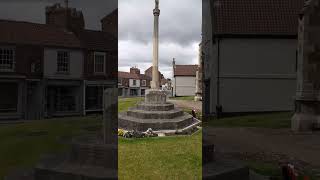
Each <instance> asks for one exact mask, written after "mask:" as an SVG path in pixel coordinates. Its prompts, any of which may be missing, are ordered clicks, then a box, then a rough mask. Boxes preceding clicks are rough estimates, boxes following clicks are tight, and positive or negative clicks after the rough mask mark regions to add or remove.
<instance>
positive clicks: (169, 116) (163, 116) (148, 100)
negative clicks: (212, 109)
mask: <svg viewBox="0 0 320 180" xmlns="http://www.w3.org/2000/svg"><path fill="white" fill-rule="evenodd" d="M166 98H167V96H166V94H165V92H163V91H160V90H149V91H148V92H147V93H146V97H145V101H144V102H142V103H139V104H138V105H137V106H136V107H134V108H130V109H129V110H128V111H127V112H123V113H120V114H119V117H118V126H119V128H121V129H125V130H134V131H140V132H144V131H147V130H148V129H149V128H151V129H152V130H153V131H156V132H157V131H158V132H161V133H165V134H166V133H167V134H174V133H189V132H192V131H193V130H194V129H195V128H196V126H197V125H198V124H199V123H200V121H199V120H197V119H195V118H193V117H192V116H191V115H190V114H188V113H186V112H184V111H182V110H181V109H177V108H175V107H174V104H172V103H169V102H167V101H166Z"/></svg>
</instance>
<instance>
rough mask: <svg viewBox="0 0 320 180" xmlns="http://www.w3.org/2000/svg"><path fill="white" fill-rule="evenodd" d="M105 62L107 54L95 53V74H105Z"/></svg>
mask: <svg viewBox="0 0 320 180" xmlns="http://www.w3.org/2000/svg"><path fill="white" fill-rule="evenodd" d="M105 60H106V54H105V53H102V52H95V53H94V72H95V73H104V72H105Z"/></svg>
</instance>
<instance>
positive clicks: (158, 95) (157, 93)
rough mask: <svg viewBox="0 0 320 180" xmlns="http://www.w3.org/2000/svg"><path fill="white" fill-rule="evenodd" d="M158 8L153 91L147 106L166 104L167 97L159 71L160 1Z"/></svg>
mask: <svg viewBox="0 0 320 180" xmlns="http://www.w3.org/2000/svg"><path fill="white" fill-rule="evenodd" d="M155 2H156V7H155V8H154V9H153V15H154V27H153V61H152V81H151V89H148V90H147V91H146V96H145V103H147V104H165V103H166V101H167V95H166V93H164V92H163V91H161V90H160V88H159V87H160V79H159V70H158V64H159V61H158V57H159V56H158V55H159V51H158V50H159V47H158V45H159V15H160V9H159V0H155Z"/></svg>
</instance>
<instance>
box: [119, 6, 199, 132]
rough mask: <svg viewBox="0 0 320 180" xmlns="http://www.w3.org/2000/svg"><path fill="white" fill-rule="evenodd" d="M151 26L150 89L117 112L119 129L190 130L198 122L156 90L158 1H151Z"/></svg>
mask: <svg viewBox="0 0 320 180" xmlns="http://www.w3.org/2000/svg"><path fill="white" fill-rule="evenodd" d="M153 15H154V29H153V62H152V66H153V68H152V81H151V89H149V90H147V91H146V95H145V101H144V102H142V103H140V104H138V105H137V106H136V107H134V108H131V109H129V110H128V111H127V112H124V113H120V114H119V119H118V126H119V128H120V129H124V130H129V131H138V132H144V131H147V130H148V129H150V128H151V129H152V130H153V131H154V132H155V133H163V134H167V135H168V134H176V133H186V132H188V131H191V130H193V129H194V128H196V126H197V125H198V124H199V123H200V121H199V120H197V119H195V118H193V116H191V115H190V114H188V113H186V112H183V111H182V110H180V109H177V108H175V107H174V104H172V103H169V102H167V95H166V93H165V92H164V91H161V90H160V82H159V73H158V64H159V60H158V57H159V47H158V45H159V16H160V9H159V0H156V1H155V9H154V10H153Z"/></svg>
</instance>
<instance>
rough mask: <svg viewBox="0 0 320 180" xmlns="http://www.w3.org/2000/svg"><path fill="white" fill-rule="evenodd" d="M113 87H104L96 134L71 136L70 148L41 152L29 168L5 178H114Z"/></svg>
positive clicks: (114, 97)
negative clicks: (37, 160)
mask: <svg viewBox="0 0 320 180" xmlns="http://www.w3.org/2000/svg"><path fill="white" fill-rule="evenodd" d="M117 93H118V89H117V88H107V89H106V90H105V91H104V101H103V103H104V112H103V128H102V131H100V132H99V133H98V134H97V135H85V136H82V137H77V138H74V139H72V142H71V149H70V150H69V151H68V152H66V153H62V154H52V155H45V156H43V157H42V159H41V160H40V162H39V163H38V164H37V165H36V167H35V168H33V169H32V170H22V171H19V172H13V173H12V174H10V175H9V176H8V177H6V178H5V180H80V179H81V180H110V179H118V136H117V128H118V125H117V114H118V99H117V97H118V96H117Z"/></svg>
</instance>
